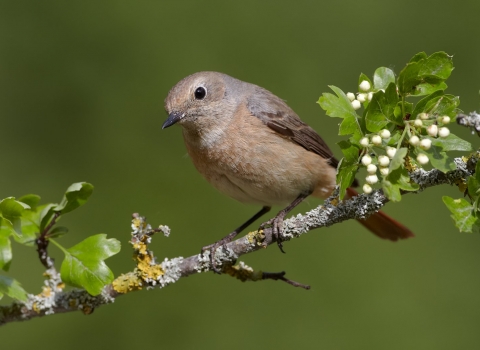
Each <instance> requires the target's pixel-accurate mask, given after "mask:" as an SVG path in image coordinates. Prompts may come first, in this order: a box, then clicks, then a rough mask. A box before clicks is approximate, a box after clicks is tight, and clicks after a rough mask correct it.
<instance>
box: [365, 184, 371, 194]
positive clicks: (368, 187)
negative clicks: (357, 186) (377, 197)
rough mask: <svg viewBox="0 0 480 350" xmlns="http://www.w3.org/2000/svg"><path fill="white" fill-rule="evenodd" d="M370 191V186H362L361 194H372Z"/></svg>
mask: <svg viewBox="0 0 480 350" xmlns="http://www.w3.org/2000/svg"><path fill="white" fill-rule="evenodd" d="M372 190H373V189H372V186H370V185H369V184H365V185H363V192H365V193H366V194H369V193H372Z"/></svg>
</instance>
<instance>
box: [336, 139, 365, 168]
mask: <svg viewBox="0 0 480 350" xmlns="http://www.w3.org/2000/svg"><path fill="white" fill-rule="evenodd" d="M337 144H338V145H339V146H340V149H341V150H342V153H343V156H344V157H345V159H346V160H347V161H348V162H351V163H353V162H357V161H358V151H359V150H360V149H359V148H358V147H356V146H354V145H353V144H352V143H351V142H350V141H345V140H343V141H340V142H338V143H337Z"/></svg>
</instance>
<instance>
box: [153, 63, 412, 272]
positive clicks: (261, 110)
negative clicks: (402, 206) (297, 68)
mask: <svg viewBox="0 0 480 350" xmlns="http://www.w3.org/2000/svg"><path fill="white" fill-rule="evenodd" d="M165 110H166V112H167V114H168V118H167V119H166V120H165V122H164V123H163V125H162V129H165V128H168V127H170V126H172V125H180V126H181V127H182V134H183V139H184V142H185V146H186V149H187V152H188V155H189V156H190V158H191V160H192V162H193V164H194V166H195V168H196V169H197V170H198V172H200V174H202V175H203V176H204V177H205V179H206V180H207V181H208V182H209V183H211V184H212V185H213V186H214V187H215V188H216V189H218V190H219V191H220V192H222V193H224V194H226V195H227V196H229V197H231V198H233V199H235V200H237V201H239V202H242V203H249V204H256V205H260V206H261V209H260V211H258V212H257V213H256V214H255V215H253V217H251V218H250V219H249V220H247V221H246V222H245V223H243V224H242V225H240V226H239V227H238V228H236V229H235V230H233V231H232V232H231V233H230V234H228V235H227V236H225V237H224V238H222V239H221V240H219V241H217V242H215V243H214V244H211V245H208V246H205V247H203V248H202V253H203V252H205V251H207V250H209V251H210V261H211V263H212V266H213V270H214V271H215V272H219V269H217V267H216V264H215V260H214V259H213V256H214V252H215V250H216V249H217V248H218V247H220V246H222V245H223V246H224V245H226V244H227V243H229V242H231V241H232V240H233V239H234V238H235V237H236V236H237V235H238V234H239V233H240V232H241V231H243V230H244V229H245V228H246V227H248V226H249V225H250V224H252V223H253V222H254V221H256V220H257V219H259V218H260V217H261V216H263V215H264V214H266V213H267V212H269V211H270V210H271V208H272V206H283V209H282V210H280V211H279V212H278V214H277V215H276V216H275V217H273V218H272V219H270V220H268V221H266V222H264V223H262V224H261V225H260V229H264V228H265V227H267V226H271V227H272V234H273V237H274V239H275V240H276V241H277V244H278V246H279V248H280V250H282V252H284V250H283V246H282V241H281V232H282V230H283V220H284V218H285V216H286V215H287V214H288V213H289V212H290V211H291V210H292V209H293V208H295V207H296V206H297V205H298V204H299V203H301V202H302V201H303V200H304V199H305V198H306V197H308V196H310V195H312V196H314V197H318V198H322V199H325V198H327V197H329V196H330V195H331V194H332V192H333V190H334V189H335V186H336V171H337V166H338V160H337V159H335V157H334V155H333V153H332V151H331V150H330V148H329V147H328V145H327V144H326V143H325V141H324V140H323V139H322V138H321V137H320V135H319V134H318V133H317V132H316V131H315V130H314V129H313V128H311V127H310V126H308V125H307V124H306V123H305V122H303V121H302V120H301V119H300V117H299V116H298V115H297V114H296V113H295V112H294V111H293V110H292V109H291V108H290V107H289V106H288V105H287V104H286V103H285V101H284V100H282V99H281V98H279V97H277V96H276V95H274V94H273V93H272V92H270V91H268V90H266V89H264V88H262V87H260V86H257V85H255V84H251V83H247V82H244V81H241V80H239V79H236V78H233V77H231V76H229V75H227V74H223V73H219V72H213V71H203V72H197V73H194V74H192V75H189V76H187V77H185V78H184V79H182V80H180V81H179V82H178V83H177V84H176V85H175V86H174V87H173V88H172V89H171V90H170V92H169V93H168V95H167V97H166V99H165ZM357 194H358V193H357V192H356V191H355V190H354V189H353V188H349V189H348V190H347V196H349V197H353V196H355V195H357ZM359 222H360V223H361V224H362V225H363V226H365V227H366V228H367V229H369V230H370V231H371V232H372V233H374V234H375V235H377V236H378V237H380V238H383V239H388V240H391V241H397V240H399V239H405V238H409V237H413V236H414V234H413V233H412V232H411V231H410V230H409V229H408V228H407V227H405V226H404V225H403V224H401V223H399V222H398V221H396V220H394V219H392V218H391V217H389V216H387V215H386V214H385V213H383V212H381V211H379V212H377V213H375V214H373V215H372V216H370V217H369V218H367V219H365V220H359Z"/></svg>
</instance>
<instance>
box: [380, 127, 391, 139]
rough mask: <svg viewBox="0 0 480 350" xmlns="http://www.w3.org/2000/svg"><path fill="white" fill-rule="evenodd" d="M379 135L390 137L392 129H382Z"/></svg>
mask: <svg viewBox="0 0 480 350" xmlns="http://www.w3.org/2000/svg"><path fill="white" fill-rule="evenodd" d="M379 135H380V137H381V138H382V139H388V138H390V131H388V130H387V129H383V130H380V132H379Z"/></svg>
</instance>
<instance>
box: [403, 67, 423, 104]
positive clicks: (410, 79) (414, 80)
mask: <svg viewBox="0 0 480 350" xmlns="http://www.w3.org/2000/svg"><path fill="white" fill-rule="evenodd" d="M421 62H423V61H417V62H411V63H408V64H407V65H406V67H405V68H403V69H402V71H401V72H400V74H399V75H398V82H397V86H398V92H399V93H400V95H402V96H407V95H410V94H413V93H414V92H415V89H416V87H417V85H418V84H420V83H421V82H422V80H421V78H420V77H419V76H418V73H419V72H420V68H421V66H422V65H421Z"/></svg>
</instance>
